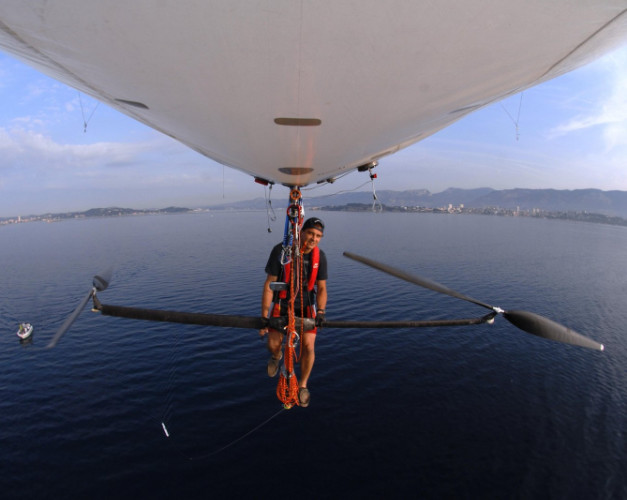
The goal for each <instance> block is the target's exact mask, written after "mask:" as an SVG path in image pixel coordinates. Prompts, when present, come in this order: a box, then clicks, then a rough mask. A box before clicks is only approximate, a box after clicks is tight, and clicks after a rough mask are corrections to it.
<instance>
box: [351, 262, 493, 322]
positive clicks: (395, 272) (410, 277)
mask: <svg viewBox="0 0 627 500" xmlns="http://www.w3.org/2000/svg"><path fill="white" fill-rule="evenodd" d="M344 256H345V257H348V258H349V259H353V260H356V261H358V262H361V263H362V264H366V265H367V266H370V267H372V268H374V269H378V270H379V271H382V272H384V273H387V274H390V275H392V276H396V277H397V278H400V279H402V280H405V281H409V282H410V283H413V284H415V285H418V286H421V287H423V288H427V289H429V290H433V291H434V292H438V293H443V294H444V295H449V296H451V297H455V298H457V299H462V300H466V301H468V302H472V303H473V304H477V305H478V306H481V307H485V308H486V309H492V310H493V311H494V310H496V311H497V312H500V310H498V308H495V307H493V306H491V305H490V304H486V303H485V302H481V301H480V300H477V299H473V298H472V297H469V296H468V295H464V294H462V293H459V292H456V291H455V290H451V289H450V288H448V287H445V286H444V285H441V284H440V283H436V282H435V281H431V280H430V279H427V278H421V277H420V276H416V275H414V274H409V273H407V272H405V271H401V270H400V269H397V268H395V267H392V266H388V265H387V264H381V263H380V262H377V261H374V260H372V259H369V258H367V257H362V256H361V255H357V254H354V253H351V252H344Z"/></svg>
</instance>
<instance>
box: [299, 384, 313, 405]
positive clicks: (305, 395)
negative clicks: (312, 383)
mask: <svg viewBox="0 0 627 500" xmlns="http://www.w3.org/2000/svg"><path fill="white" fill-rule="evenodd" d="M310 399H311V394H309V389H307V387H299V388H298V406H302V407H303V408H307V407H308V406H309V400H310Z"/></svg>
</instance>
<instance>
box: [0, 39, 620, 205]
mask: <svg viewBox="0 0 627 500" xmlns="http://www.w3.org/2000/svg"><path fill="white" fill-rule="evenodd" d="M520 102H521V98H520V94H518V95H516V96H512V97H511V98H509V99H507V100H505V101H503V102H502V103H497V104H495V105H492V106H490V107H488V108H485V109H482V110H480V111H478V112H476V113H474V114H472V115H470V116H468V117H466V118H464V119H462V120H460V121H459V122H457V123H455V124H453V125H452V126H450V127H448V128H447V129H445V130H443V131H441V132H439V133H438V134H435V135H434V136H432V137H430V138H428V139H426V140H424V141H422V142H420V143H418V144H416V145H414V146H412V147H410V148H407V149H405V150H402V151H400V152H398V153H397V154H395V155H392V156H389V157H387V158H383V159H382V160H381V162H380V166H379V167H378V168H377V169H376V172H377V173H378V179H377V181H376V184H375V187H376V188H377V189H378V190H382V189H399V190H400V189H423V188H424V189H429V190H430V191H432V192H439V191H442V190H444V189H446V188H448V187H459V188H475V187H492V188H495V189H507V188H515V187H524V188H555V189H578V188H598V189H603V190H610V189H618V190H627V47H625V48H622V49H620V50H617V51H615V52H613V53H611V54H609V55H607V56H605V57H603V58H602V59H599V60H597V61H595V62H594V63H592V64H590V65H588V66H586V67H584V68H581V69H579V70H577V71H575V72H572V73H569V74H567V75H564V76H562V77H560V78H557V79H554V80H552V81H550V82H547V83H545V84H543V85H540V86H537V87H535V88H533V89H529V90H527V91H525V92H524V93H523V97H522V105H521V106H520V114H519V105H520ZM517 117H518V118H519V119H518V137H517V131H516V127H515V125H514V122H513V120H515V119H516V118H517ZM84 120H89V122H88V126H87V131H86V132H85V131H84V125H83V123H84ZM367 180H368V176H367V174H363V173H362V174H359V173H354V174H350V175H347V176H345V177H343V178H342V179H341V180H339V181H338V182H337V183H335V184H333V185H332V186H328V187H324V188H320V189H316V190H313V191H310V192H309V195H310V196H313V195H319V194H320V195H321V194H328V193H332V192H337V191H344V190H351V189H354V188H357V187H358V186H361V185H362V184H364V183H365V182H366V181H367ZM363 189H370V187H369V184H368V185H366V186H364V187H363ZM260 196H261V197H263V196H264V188H262V187H261V186H259V185H257V184H255V183H254V182H253V181H252V178H251V177H250V176H248V175H245V174H243V173H240V172H237V171H235V170H232V169H229V168H227V167H223V166H222V165H219V164H217V163H215V162H213V161H212V160H209V159H207V158H205V157H203V156H201V155H199V154H197V153H194V152H193V151H190V150H189V149H187V148H186V147H184V146H182V145H180V144H179V143H177V142H176V141H174V140H173V139H171V138H169V137H166V136H164V135H162V134H159V133H158V132H155V131H153V130H151V129H149V128H147V127H146V126H144V125H141V124H139V123H137V122H135V121H134V120H132V119H130V118H127V117H126V116H125V115H122V114H120V113H118V112H117V111H114V110H113V109H111V108H109V107H108V106H106V105H104V104H100V105H98V103H97V101H95V100H93V99H91V98H89V97H87V96H85V95H84V94H79V93H78V92H77V91H76V90H74V89H71V88H69V87H67V86H65V85H63V84H61V83H58V82H56V81H54V80H52V79H50V78H48V77H46V76H44V75H42V74H40V73H38V72H37V71H35V70H32V69H30V68H29V67H27V66H25V65H23V64H21V63H20V62H18V61H17V60H15V59H13V58H11V57H9V56H6V55H4V54H2V53H0V217H6V216H15V215H27V214H40V213H45V212H61V211H71V210H86V209H89V208H93V207H103V206H123V207H132V208H160V207H166V206H170V205H178V206H188V207H196V206H205V205H211V204H216V203H222V202H230V201H237V200H241V199H250V198H255V197H260ZM283 198H287V190H286V189H285V188H275V190H274V193H273V199H274V200H277V199H278V200H282V199H283Z"/></svg>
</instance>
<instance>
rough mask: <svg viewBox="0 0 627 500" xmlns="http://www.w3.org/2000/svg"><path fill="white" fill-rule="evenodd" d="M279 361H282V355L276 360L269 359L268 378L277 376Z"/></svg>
mask: <svg viewBox="0 0 627 500" xmlns="http://www.w3.org/2000/svg"><path fill="white" fill-rule="evenodd" d="M281 359H283V353H281V355H280V356H279V357H278V358H274V357H270V359H269V360H268V377H274V376H275V375H276V374H277V372H278V371H279V363H280V362H281Z"/></svg>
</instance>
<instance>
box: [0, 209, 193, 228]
mask: <svg viewBox="0 0 627 500" xmlns="http://www.w3.org/2000/svg"><path fill="white" fill-rule="evenodd" d="M199 211H202V209H192V208H183V207H168V208H158V209H145V210H141V209H134V208H119V207H108V208H91V209H89V210H85V211H84V212H63V213H54V214H53V213H46V214H42V215H28V216H24V217H22V216H15V217H0V226H6V225H9V224H23V223H26V222H59V221H63V220H70V219H87V218H90V217H123V216H126V217H128V216H137V215H164V214H181V213H192V212H199Z"/></svg>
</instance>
